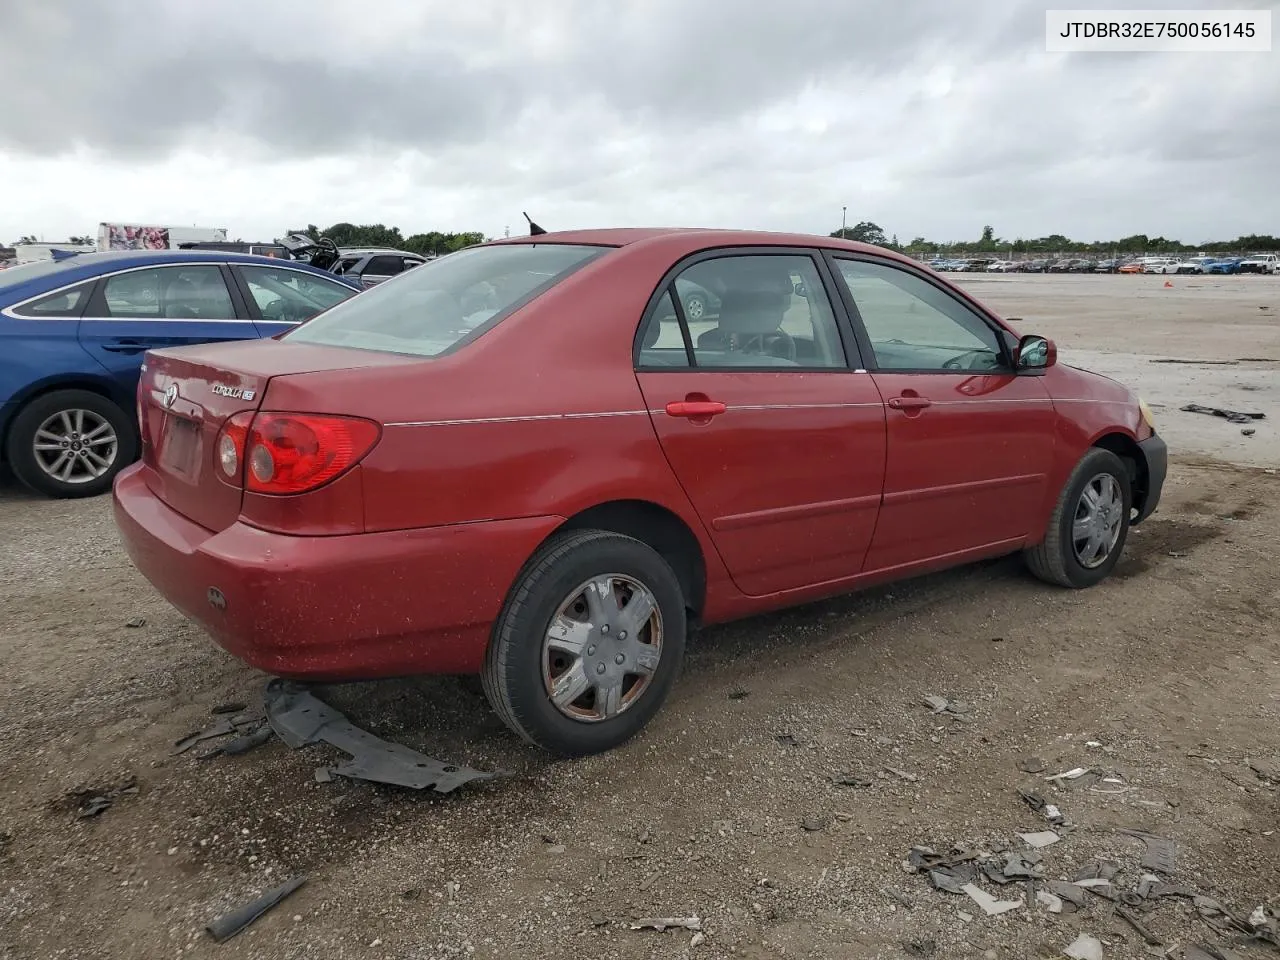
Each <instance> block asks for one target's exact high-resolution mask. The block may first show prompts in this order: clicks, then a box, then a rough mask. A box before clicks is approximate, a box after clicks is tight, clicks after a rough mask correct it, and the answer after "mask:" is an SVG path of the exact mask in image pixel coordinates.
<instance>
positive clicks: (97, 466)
mask: <svg viewBox="0 0 1280 960" xmlns="http://www.w3.org/2000/svg"><path fill="white" fill-rule="evenodd" d="M119 448H120V439H119V437H117V436H116V431H115V428H114V427H113V426H111V423H110V422H109V421H108V420H107V419H106V418H105V417H103V416H101V415H100V414H97V413H94V412H93V411H92V410H79V409H71V410H59V411H58V412H57V413H55V414H53V415H52V416H50V417H48V418H47V419H46V420H45V421H44V423H42V424H40V427H39V429H37V430H36V435H35V440H34V441H32V444H31V450H32V453H33V454H34V455H35V460H36V465H37V466H38V467H39V468H40V469H41V470H42V471H43V472H44V473H45V474H47V475H48V476H50V477H52V478H53V479H54V480H57V481H58V482H59V483H71V484H79V483H90V482H92V481H94V480H98V479H100V478H101V477H102V476H104V475H105V474H106V473H107V471H108V470H110V469H111V465H112V464H114V463H115V462H116V455H117V453H118V451H119Z"/></svg>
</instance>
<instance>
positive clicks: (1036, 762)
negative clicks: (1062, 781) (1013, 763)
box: [1018, 757, 1044, 773]
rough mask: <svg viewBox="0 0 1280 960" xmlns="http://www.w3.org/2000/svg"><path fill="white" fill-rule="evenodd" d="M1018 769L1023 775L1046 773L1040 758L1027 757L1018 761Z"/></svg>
mask: <svg viewBox="0 0 1280 960" xmlns="http://www.w3.org/2000/svg"><path fill="white" fill-rule="evenodd" d="M1018 769H1019V770H1021V771H1022V772H1023V773H1044V761H1043V760H1041V759H1040V758H1039V757H1027V758H1026V759H1025V760H1019V761H1018Z"/></svg>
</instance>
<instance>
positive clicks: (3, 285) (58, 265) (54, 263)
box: [0, 257, 76, 290]
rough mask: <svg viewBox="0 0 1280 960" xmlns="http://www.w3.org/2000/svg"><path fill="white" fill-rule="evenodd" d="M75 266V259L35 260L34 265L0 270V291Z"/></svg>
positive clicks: (29, 264) (25, 264) (28, 264)
mask: <svg viewBox="0 0 1280 960" xmlns="http://www.w3.org/2000/svg"><path fill="white" fill-rule="evenodd" d="M75 265H76V258H75V257H71V258H70V259H69V260H37V261H36V262H35V263H22V264H19V265H18V266H16V267H9V268H8V269H7V270H0V290H5V289H8V288H10V287H16V286H18V284H20V283H26V282H27V281H28V280H38V279H40V278H41V277H47V276H49V275H50V274H53V273H61V272H62V271H63V270H69V269H71V267H73V266H75Z"/></svg>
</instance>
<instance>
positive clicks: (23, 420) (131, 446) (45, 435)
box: [5, 390, 138, 499]
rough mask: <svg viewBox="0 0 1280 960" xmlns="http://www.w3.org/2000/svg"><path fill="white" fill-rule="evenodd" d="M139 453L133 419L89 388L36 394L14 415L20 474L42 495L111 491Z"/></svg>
mask: <svg viewBox="0 0 1280 960" xmlns="http://www.w3.org/2000/svg"><path fill="white" fill-rule="evenodd" d="M137 455H138V437H137V432H136V431H135V430H134V427H133V422H132V419H131V418H130V417H129V416H128V415H127V414H126V413H125V412H124V411H123V410H121V409H120V408H119V407H118V406H116V405H115V404H114V403H112V402H111V401H110V400H108V399H107V398H106V397H103V396H100V395H99V394H96V393H90V392H89V391H88V390H57V391H54V392H53V393H47V394H45V395H43V396H40V397H36V399H34V400H32V401H31V402H30V403H28V404H27V405H26V406H25V407H23V408H22V410H21V411H20V412H19V413H18V415H17V416H16V417H14V418H13V424H12V425H11V426H10V428H9V437H8V442H7V443H6V445H5V456H6V458H7V459H8V461H9V466H10V467H11V468H12V470H13V473H14V475H15V476H16V477H17V478H18V479H19V480H21V481H22V482H23V483H24V484H26V485H27V486H28V487H30V488H31V489H32V490H34V491H35V492H36V493H42V494H44V495H46V496H50V497H57V498H59V499H70V498H74V497H94V496H97V495H99V494H102V493H106V492H107V491H108V490H110V489H111V484H112V481H114V480H115V477H116V474H118V473H119V472H120V471H121V470H123V469H124V468H125V467H126V466H128V465H129V464H130V463H132V462H133V461H134V459H135V458H136V457H137Z"/></svg>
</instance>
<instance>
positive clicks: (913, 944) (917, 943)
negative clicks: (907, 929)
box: [902, 940, 938, 957]
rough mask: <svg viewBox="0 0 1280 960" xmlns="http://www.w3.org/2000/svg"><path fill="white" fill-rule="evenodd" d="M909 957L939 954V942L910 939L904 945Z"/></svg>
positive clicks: (903, 947)
mask: <svg viewBox="0 0 1280 960" xmlns="http://www.w3.org/2000/svg"><path fill="white" fill-rule="evenodd" d="M902 949H903V950H905V951H906V953H907V956H909V957H933V956H937V954H938V944H937V941H934V940H909V941H907V942H906V943H904V944H903V945H902Z"/></svg>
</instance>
